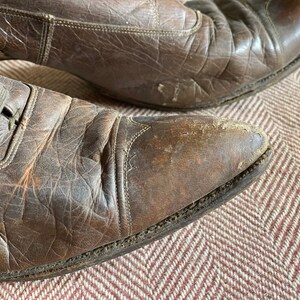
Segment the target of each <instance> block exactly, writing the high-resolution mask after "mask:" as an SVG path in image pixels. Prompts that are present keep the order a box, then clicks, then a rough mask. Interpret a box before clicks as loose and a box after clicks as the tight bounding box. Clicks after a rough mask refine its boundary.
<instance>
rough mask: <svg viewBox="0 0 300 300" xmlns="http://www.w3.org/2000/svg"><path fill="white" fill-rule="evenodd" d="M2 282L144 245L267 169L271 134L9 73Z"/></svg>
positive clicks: (4, 98)
mask: <svg viewBox="0 0 300 300" xmlns="http://www.w3.org/2000/svg"><path fill="white" fill-rule="evenodd" d="M0 91H1V93H0V100H1V101H0V108H1V114H0V200H1V201H0V234H1V239H0V280H2V281H7V280H33V279H37V278H46V277H51V276H55V275H60V274H64V273H68V272H71V271H75V270H79V269H81V268H84V267H88V266H91V265H93V264H95V263H100V262H103V261H106V260H109V259H112V258H115V257H117V256H120V255H122V254H125V253H128V252H130V251H132V250H134V249H136V248H139V247H142V246H143V245H146V244H148V243H150V242H151V241H154V240H157V239H159V238H162V237H164V236H165V235H167V234H169V233H172V232H174V231H175V230H177V229H180V228H182V227H183V226H185V225H187V224H189V223H190V222H192V221H194V220H196V219H198V218H200V217H201V216H202V215H204V214H205V213H207V212H209V211H211V210H213V209H215V208H217V207H218V206H220V205H221V204H223V203H225V202H226V201H227V200H228V199H230V198H232V197H233V196H235V195H236V194H238V193H239V192H241V191H242V190H243V189H245V188H246V187H247V186H248V185H249V184H251V183H252V182H253V181H254V180H255V179H256V178H258V177H259V176H260V175H261V174H262V173H263V171H264V170H265V169H266V167H267V165H268V162H269V160H270V157H271V152H270V149H269V143H268V139H267V138H266V136H265V134H264V133H263V132H261V131H260V130H257V129H255V128H253V127H251V126H248V125H244V124H239V123H233V122H231V121H228V120H224V119H216V118H212V117H199V116H191V117H184V116H182V117H178V116H173V117H136V118H129V117H125V116H121V115H119V113H118V112H116V111H114V110H109V109H106V108H104V107H100V106H95V105H93V104H90V103H88V102H85V101H83V100H78V99H71V98H70V97H68V96H65V95H62V94H58V93H55V92H52V91H49V90H45V89H42V88H39V87H35V86H32V85H27V84H23V83H20V82H17V81H13V80H10V79H6V78H4V77H0Z"/></svg>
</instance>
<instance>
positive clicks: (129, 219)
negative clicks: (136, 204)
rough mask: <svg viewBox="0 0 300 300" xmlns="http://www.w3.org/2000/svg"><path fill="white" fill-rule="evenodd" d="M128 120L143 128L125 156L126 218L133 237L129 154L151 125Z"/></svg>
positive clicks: (133, 139) (129, 232) (132, 141)
mask: <svg viewBox="0 0 300 300" xmlns="http://www.w3.org/2000/svg"><path fill="white" fill-rule="evenodd" d="M128 120H129V121H130V122H131V123H132V124H133V125H135V126H138V127H140V128H142V129H141V130H140V131H139V132H138V133H136V134H135V135H134V136H133V137H132V139H131V140H130V141H129V144H128V149H127V151H126V154H125V160H124V176H125V180H124V187H123V188H124V191H125V206H126V217H127V222H128V235H132V215H131V205H130V200H129V188H128V165H129V153H130V151H131V148H132V146H133V144H134V143H135V141H136V140H137V139H138V138H139V137H140V136H142V135H143V134H144V133H145V132H146V131H147V130H149V129H150V128H151V126H149V125H144V124H141V123H138V122H136V121H134V120H133V119H132V117H129V118H128Z"/></svg>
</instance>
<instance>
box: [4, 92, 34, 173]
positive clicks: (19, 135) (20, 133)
mask: <svg viewBox="0 0 300 300" xmlns="http://www.w3.org/2000/svg"><path fill="white" fill-rule="evenodd" d="M37 97H38V89H36V88H35V87H32V93H31V95H30V97H29V99H28V103H27V108H26V109H25V112H24V116H23V118H22V120H21V123H20V125H19V128H18V129H17V132H16V133H15V135H14V137H13V141H12V143H11V145H10V146H9V150H8V154H7V156H6V157H5V159H4V160H2V161H1V162H0V170H2V169H4V168H6V167H7V166H8V165H9V164H10V163H11V162H12V161H13V159H14V158H15V156H16V154H17V151H18V149H19V147H20V145H21V142H22V140H23V137H24V133H25V130H26V128H27V125H28V122H29V119H30V117H31V115H32V112H33V110H34V107H35V104H36V101H37Z"/></svg>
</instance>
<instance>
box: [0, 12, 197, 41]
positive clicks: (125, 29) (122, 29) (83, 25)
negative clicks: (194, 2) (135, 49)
mask: <svg viewBox="0 0 300 300" xmlns="http://www.w3.org/2000/svg"><path fill="white" fill-rule="evenodd" d="M0 13H2V14H4V15H10V16H16V17H20V18H23V19H29V20H39V21H42V22H44V21H45V16H44V15H41V16H39V15H34V14H33V13H32V14H30V13H27V12H19V11H15V10H8V9H3V8H1V7H0ZM196 14H197V23H196V24H195V26H194V27H192V28H191V29H186V30H177V31H176V30H174V31H171V30H170V31H168V30H156V29H140V28H137V27H129V26H117V25H104V24H93V23H88V22H76V21H71V20H65V19H61V18H56V19H55V20H54V24H55V25H58V26H61V27H68V28H74V29H85V30H90V31H101V32H108V33H124V34H135V35H144V36H163V37H183V36H190V35H192V34H194V33H195V32H197V31H198V30H199V29H200V28H201V26H202V14H201V13H200V12H199V11H196Z"/></svg>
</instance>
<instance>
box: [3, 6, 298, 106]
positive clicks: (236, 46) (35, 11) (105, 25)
mask: <svg viewBox="0 0 300 300" xmlns="http://www.w3.org/2000/svg"><path fill="white" fill-rule="evenodd" d="M299 20H300V2H299V1H298V0H259V1H258V0H246V1H242V0H228V1H224V0H191V1H185V0H180V1H177V0H157V1H154V0H149V1H142V0H133V1H129V2H128V1H116V0H109V1H108V0H103V1H96V0H83V1H77V0H71V1H62V0H54V1H38V2H36V1H35V2H33V1H25V2H24V1H20V0H0V59H9V58H11V59H24V60H29V61H32V62H35V63H37V64H42V65H47V66H50V67H53V68H57V69H61V70H65V71H68V72H71V73H73V74H75V75H77V76H79V77H81V78H84V79H86V80H88V81H90V82H92V83H93V84H95V85H97V86H98V87H100V90H101V91H102V93H104V94H106V95H109V96H111V97H114V98H116V99H120V100H125V101H128V102H130V103H134V104H138V105H141V106H148V107H155V108H169V109H170V108H171V109H193V108H205V107H211V106H216V105H219V104H224V103H230V102H232V101H235V100H238V99H241V98H243V97H246V96H249V95H250V94H252V93H256V92H258V91H260V90H262V89H263V88H265V87H267V86H270V85H271V84H273V83H276V82H277V81H279V80H280V79H282V78H284V77H285V76H287V75H288V74H289V73H291V72H292V71H293V70H295V69H296V68H297V67H298V66H299V55H300V21H299Z"/></svg>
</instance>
